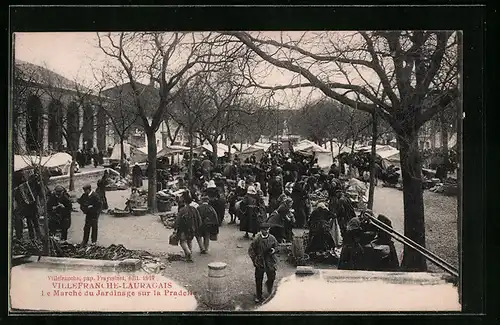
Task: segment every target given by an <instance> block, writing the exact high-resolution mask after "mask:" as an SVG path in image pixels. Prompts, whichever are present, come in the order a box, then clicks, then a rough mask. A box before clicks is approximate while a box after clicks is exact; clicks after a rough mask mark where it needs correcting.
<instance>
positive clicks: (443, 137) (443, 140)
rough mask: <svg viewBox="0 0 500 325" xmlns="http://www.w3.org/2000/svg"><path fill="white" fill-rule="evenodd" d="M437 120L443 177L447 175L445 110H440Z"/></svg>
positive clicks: (446, 124)
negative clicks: (439, 130) (439, 126)
mask: <svg viewBox="0 0 500 325" xmlns="http://www.w3.org/2000/svg"><path fill="white" fill-rule="evenodd" d="M439 122H440V123H441V148H442V150H443V163H444V165H445V167H446V168H445V169H444V178H445V179H446V177H447V175H448V123H447V121H446V117H445V112H444V111H443V110H440V112H439Z"/></svg>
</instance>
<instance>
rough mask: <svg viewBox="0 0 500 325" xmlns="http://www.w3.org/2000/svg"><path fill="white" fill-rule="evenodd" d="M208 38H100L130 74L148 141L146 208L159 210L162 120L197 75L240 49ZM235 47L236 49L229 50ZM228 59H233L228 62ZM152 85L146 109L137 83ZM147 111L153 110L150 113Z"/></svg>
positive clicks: (157, 35) (132, 35)
mask: <svg viewBox="0 0 500 325" xmlns="http://www.w3.org/2000/svg"><path fill="white" fill-rule="evenodd" d="M215 36H216V35H214V34H211V33H208V34H203V33H165V32H134V33H123V32H122V33H117V34H112V33H106V34H103V35H101V34H99V33H97V39H98V46H99V48H100V49H101V50H102V51H103V53H104V54H106V55H107V56H108V57H109V58H110V59H112V60H113V61H114V63H117V64H118V66H119V67H120V68H121V69H122V71H123V72H124V73H125V74H126V76H127V78H128V80H129V81H130V86H131V88H132V95H133V98H134V102H135V108H136V110H137V114H138V115H139V118H140V119H141V120H142V124H143V128H144V131H145V133H146V137H147V140H148V162H149V168H148V206H149V209H150V210H151V211H155V210H156V154H157V145H156V135H155V133H156V131H157V130H158V128H159V126H160V124H161V122H162V121H163V120H164V117H165V115H166V111H167V109H168V107H169V104H170V103H172V102H173V101H174V100H175V98H176V97H177V94H178V91H179V90H180V89H182V88H183V85H184V83H186V82H188V81H189V79H190V78H192V77H193V76H194V75H196V74H197V73H200V72H201V71H206V70H209V69H212V68H213V67H214V66H215V65H216V64H217V63H218V62H220V61H224V60H229V59H230V60H234V58H231V57H232V56H233V55H232V54H235V53H237V52H238V51H239V48H241V47H240V46H238V45H237V46H234V44H230V46H225V45H224V43H221V42H218V41H217V40H216V39H215ZM231 46H232V47H233V48H231ZM228 58H229V59H228ZM146 78H148V79H149V80H151V81H153V82H154V88H155V89H156V93H157V94H158V96H157V98H156V100H154V99H152V100H151V101H149V105H146V104H147V103H145V100H144V99H143V98H144V96H143V95H142V94H141V90H140V88H139V83H140V81H141V80H143V79H146ZM148 108H149V109H148Z"/></svg>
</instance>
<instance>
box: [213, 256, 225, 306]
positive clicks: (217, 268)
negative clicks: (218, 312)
mask: <svg viewBox="0 0 500 325" xmlns="http://www.w3.org/2000/svg"><path fill="white" fill-rule="evenodd" d="M226 267H227V264H226V263H222V262H213V263H210V264H208V303H209V304H210V305H211V306H213V307H219V306H224V305H226V304H227V302H228V296H227V294H226V292H227V283H226V281H225V278H226Z"/></svg>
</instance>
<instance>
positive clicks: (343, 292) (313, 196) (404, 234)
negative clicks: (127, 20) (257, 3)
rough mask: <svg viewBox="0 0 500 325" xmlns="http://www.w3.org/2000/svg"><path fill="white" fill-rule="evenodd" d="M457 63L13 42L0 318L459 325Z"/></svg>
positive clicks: (409, 55) (408, 33) (140, 37)
mask: <svg viewBox="0 0 500 325" xmlns="http://www.w3.org/2000/svg"><path fill="white" fill-rule="evenodd" d="M462 46H463V45H462V33H461V32H460V31H445V30H443V31H439V30H433V31H428V30H396V31H365V30H359V31H356V30H351V31H272V32H271V31H260V32H259V31H231V32H229V31H225V32H224V31H222V32H215V31H205V32H172V31H170V32H162V31H158V32H155V31H147V32H145V31H136V32H131V31H129V32H120V31H117V32H100V31H97V32H36V33H35V32H15V33H13V39H12V57H13V60H12V62H11V73H12V78H11V85H10V87H11V94H12V96H11V102H10V106H9V114H10V115H9V123H11V124H10V138H9V139H10V149H11V150H10V152H9V154H10V157H11V159H12V160H11V161H12V164H11V166H10V167H11V170H10V175H11V177H10V184H11V187H12V191H11V193H12V195H11V197H10V203H11V207H10V214H9V216H10V222H11V227H10V243H11V246H10V262H11V265H10V306H9V307H10V312H11V313H27V312H30V313H33V312H44V313H47V312H180V311H182V312H200V311H214V310H215V311H247V312H295V311H309V312H315V311H316V312H318V311H321V312H363V311H365V312H368V311H380V312H409V311H417V312H426V311H443V312H444V311H453V312H458V311H461V308H462V307H461V301H460V288H459V274H460V272H459V249H458V247H459V245H458V242H459V238H460V235H459V230H458V229H457V220H458V218H459V217H458V212H457V211H458V203H457V197H458V196H459V195H461V171H460V159H461V155H462V149H461V148H462V144H461V143H462V142H461V141H462V140H461V137H462V135H461V120H462V101H461V98H462V97H461V96H462V95H461V93H462V89H461V78H462V72H461V66H462V54H461V51H462ZM297 297H300V298H297Z"/></svg>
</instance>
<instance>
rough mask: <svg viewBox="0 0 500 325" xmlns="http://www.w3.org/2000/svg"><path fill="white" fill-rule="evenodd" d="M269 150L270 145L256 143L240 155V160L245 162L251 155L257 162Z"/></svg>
mask: <svg viewBox="0 0 500 325" xmlns="http://www.w3.org/2000/svg"><path fill="white" fill-rule="evenodd" d="M269 148H271V143H262V142H256V143H254V144H252V145H251V146H250V147H248V148H246V149H245V150H243V151H242V152H241V154H240V158H241V159H243V160H245V159H246V158H248V157H250V156H251V155H255V157H256V158H257V160H260V158H262V156H264V154H265V153H267V152H268V151H269Z"/></svg>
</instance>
